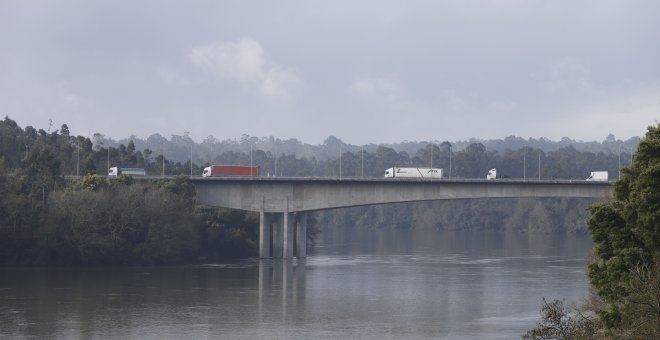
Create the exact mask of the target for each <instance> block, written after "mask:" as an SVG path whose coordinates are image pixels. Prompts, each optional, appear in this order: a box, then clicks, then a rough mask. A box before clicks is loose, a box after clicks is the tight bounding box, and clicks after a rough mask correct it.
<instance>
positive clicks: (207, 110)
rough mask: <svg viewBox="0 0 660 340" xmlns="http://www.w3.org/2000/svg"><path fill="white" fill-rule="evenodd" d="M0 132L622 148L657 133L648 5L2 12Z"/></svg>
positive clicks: (365, 4) (59, 5) (436, 1)
mask: <svg viewBox="0 0 660 340" xmlns="http://www.w3.org/2000/svg"><path fill="white" fill-rule="evenodd" d="M0 115H2V116H3V117H4V116H9V117H10V118H12V119H14V120H16V121H17V122H18V123H19V124H20V125H21V126H23V127H25V126H27V125H32V126H34V127H36V128H44V129H47V128H48V122H49V120H50V119H52V121H53V129H56V128H59V127H60V125H62V124H63V123H66V124H68V126H69V128H70V129H71V131H72V133H74V134H80V135H88V134H93V133H95V132H98V133H101V134H104V135H106V136H108V137H112V138H115V139H118V138H124V137H128V136H129V135H131V134H134V135H137V136H138V137H142V138H146V137H148V136H149V135H151V134H153V133H160V134H161V135H163V136H165V137H169V136H170V135H172V134H177V135H183V134H184V132H186V131H189V132H190V135H191V136H192V137H193V138H194V139H195V140H196V141H201V140H202V139H204V138H206V137H207V136H209V135H213V136H215V137H216V138H218V139H233V138H240V136H241V135H242V134H249V135H252V136H258V137H263V136H275V137H278V138H297V139H299V140H301V141H304V142H308V143H312V144H320V143H322V142H323V141H324V140H325V138H326V137H328V136H330V135H334V136H336V137H338V138H340V139H342V140H344V141H345V142H349V143H353V144H362V143H369V142H374V143H380V142H396V141H402V140H414V141H421V140H439V141H443V140H450V141H455V140H465V139H468V138H470V137H475V138H480V139H490V138H503V137H506V136H509V135H516V136H520V137H524V138H528V137H534V138H539V137H547V138H551V139H554V140H557V139H560V138H562V137H570V138H574V139H577V140H585V141H587V140H589V141H590V140H597V141H602V140H603V139H604V138H605V137H606V136H607V134H608V133H613V134H615V136H616V137H617V138H621V139H627V138H629V137H631V136H641V135H643V134H644V132H645V128H646V126H648V125H650V124H653V123H654V121H655V120H657V119H658V118H659V117H660V1H657V0H649V1H634V0H633V1H608V0H594V1H580V0H571V1H524V0H481V1H479V0H474V1H461V0H455V1H444V0H433V1H413V0H411V1H386V0H373V1H371V0H370V1H357V0H350V1H337V0H332V1H282V0H278V1H161V0H158V1H90V0H80V1H74V0H72V1H66V0H60V1H36V0H35V1H24V0H16V1H14V0H0Z"/></svg>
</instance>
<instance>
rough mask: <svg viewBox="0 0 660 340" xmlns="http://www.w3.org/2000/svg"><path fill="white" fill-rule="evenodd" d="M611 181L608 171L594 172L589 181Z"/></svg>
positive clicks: (588, 178)
mask: <svg viewBox="0 0 660 340" xmlns="http://www.w3.org/2000/svg"><path fill="white" fill-rule="evenodd" d="M608 179H609V176H608V173H607V171H592V172H591V174H590V175H589V177H587V181H607V180H608Z"/></svg>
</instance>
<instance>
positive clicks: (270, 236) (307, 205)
mask: <svg viewBox="0 0 660 340" xmlns="http://www.w3.org/2000/svg"><path fill="white" fill-rule="evenodd" d="M191 181H192V182H193V184H194V185H195V189H196V192H197V197H196V200H197V203H198V204H205V205H210V206H216V207H225V208H232V209H240V210H248V211H254V212H259V213H260V225H259V256H260V257H262V258H265V257H276V258H292V257H294V256H298V257H305V256H306V246H307V243H306V237H307V235H306V234H307V226H306V220H307V216H306V214H305V212H309V211H317V210H324V209H334V208H343V207H354V206H362V205H373V204H385V203H398V202H415V201H432V200H446V199H470V198H503V197H510V198H518V197H605V196H607V195H609V194H610V193H611V182H596V181H593V182H590V181H568V180H552V181H548V180H543V181H538V180H490V181H489V180H461V179H451V180H446V179H442V180H438V179H435V180H429V179H392V178H342V179H339V178H328V177H322V178H313V177H312V178H310V177H302V178H301V177H296V178H292V177H231V178H230V177H217V178H213V177H211V178H191Z"/></svg>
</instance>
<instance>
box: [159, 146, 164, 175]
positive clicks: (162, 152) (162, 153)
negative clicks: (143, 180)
mask: <svg viewBox="0 0 660 340" xmlns="http://www.w3.org/2000/svg"><path fill="white" fill-rule="evenodd" d="M160 156H161V158H162V162H163V164H162V166H163V173H162V175H161V176H162V177H163V178H165V144H164V143H163V145H162V146H161V153H160Z"/></svg>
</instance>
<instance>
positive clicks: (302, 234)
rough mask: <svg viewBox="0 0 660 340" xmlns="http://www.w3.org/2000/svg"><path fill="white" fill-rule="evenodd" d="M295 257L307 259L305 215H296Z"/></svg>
mask: <svg viewBox="0 0 660 340" xmlns="http://www.w3.org/2000/svg"><path fill="white" fill-rule="evenodd" d="M296 250H297V251H296V255H297V256H298V258H304V257H307V214H305V213H303V212H299V213H296Z"/></svg>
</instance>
